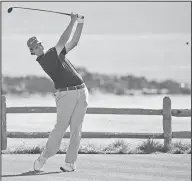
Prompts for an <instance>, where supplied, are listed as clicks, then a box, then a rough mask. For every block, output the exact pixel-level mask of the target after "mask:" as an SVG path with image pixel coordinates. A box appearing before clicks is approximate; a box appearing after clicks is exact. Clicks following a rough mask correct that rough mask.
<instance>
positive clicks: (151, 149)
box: [2, 139, 191, 154]
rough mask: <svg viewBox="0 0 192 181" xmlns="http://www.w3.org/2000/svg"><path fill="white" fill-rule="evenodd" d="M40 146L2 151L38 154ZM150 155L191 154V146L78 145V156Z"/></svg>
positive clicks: (120, 142)
mask: <svg viewBox="0 0 192 181" xmlns="http://www.w3.org/2000/svg"><path fill="white" fill-rule="evenodd" d="M67 147H68V145H66V144H64V145H62V146H61V148H60V150H59V151H58V152H57V154H65V153H66V151H67ZM42 150H43V147H42V146H39V145H35V146H33V147H32V146H28V145H26V144H23V145H22V146H20V147H18V148H12V149H7V150H4V151H2V153H3V154H40V153H41V152H42ZM152 153H171V154H191V144H190V143H182V142H181V141H179V142H176V143H173V144H172V145H171V146H170V148H169V149H168V150H165V149H164V146H163V145H162V144H161V143H159V142H158V141H156V140H154V139H148V140H146V141H143V142H142V143H141V144H140V145H138V146H137V147H131V146H130V144H129V143H128V142H126V141H123V140H117V141H115V142H113V143H111V144H109V145H106V146H100V147H98V146H97V147H96V146H95V145H93V144H86V145H80V149H79V154H152Z"/></svg>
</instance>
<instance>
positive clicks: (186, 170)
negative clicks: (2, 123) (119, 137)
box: [2, 154, 191, 181]
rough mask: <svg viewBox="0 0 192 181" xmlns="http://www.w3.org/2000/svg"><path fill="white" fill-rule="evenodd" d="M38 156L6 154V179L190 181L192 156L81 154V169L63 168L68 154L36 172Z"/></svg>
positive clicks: (3, 166)
mask: <svg viewBox="0 0 192 181" xmlns="http://www.w3.org/2000/svg"><path fill="white" fill-rule="evenodd" d="M37 157H38V155H2V181H17V180H20V181H26V180H27V181H42V180H45V181H61V180H62V181H63V180H65V181H90V180H93V181H117V180H118V181H126V180H130V181H133V180H134V181H154V180H155V181H190V180H191V169H190V168H191V161H190V160H191V155H170V154H150V155H90V154H84V155H83V154H81V155H79V157H78V160H77V171H76V172H70V173H66V172H65V173H64V172H61V171H60V170H59V167H60V166H62V164H63V162H64V158H65V155H55V156H54V157H51V158H50V159H49V160H48V162H47V164H46V165H45V166H44V171H43V172H38V173H37V172H34V171H33V168H32V167H33V162H34V160H35V159H36V158H37Z"/></svg>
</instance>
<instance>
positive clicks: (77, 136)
mask: <svg viewBox="0 0 192 181" xmlns="http://www.w3.org/2000/svg"><path fill="white" fill-rule="evenodd" d="M79 96H80V97H79V101H78V103H77V105H76V107H75V110H74V112H73V115H72V118H71V121H70V144H69V147H68V150H67V153H66V158H65V162H66V163H75V161H76V160H77V155H78V150H79V145H80V140H81V132H82V123H83V119H84V116H85V114H86V111H87V106H88V90H86V89H83V90H79Z"/></svg>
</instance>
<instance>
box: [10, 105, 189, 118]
mask: <svg viewBox="0 0 192 181" xmlns="http://www.w3.org/2000/svg"><path fill="white" fill-rule="evenodd" d="M6 112H7V113H14V114H15V113H56V107H8V108H7V110H6ZM86 114H118V115H163V109H139V108H138V109H134V108H97V107H92V108H88V109H87V112H86ZM172 116H174V117H190V116H191V110H190V109H172Z"/></svg>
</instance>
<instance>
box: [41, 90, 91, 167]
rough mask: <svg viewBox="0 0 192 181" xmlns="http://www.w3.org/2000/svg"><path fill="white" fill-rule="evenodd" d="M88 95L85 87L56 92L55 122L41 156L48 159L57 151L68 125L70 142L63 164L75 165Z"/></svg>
mask: <svg viewBox="0 0 192 181" xmlns="http://www.w3.org/2000/svg"><path fill="white" fill-rule="evenodd" d="M88 95H89V93H88V89H87V87H85V88H82V89H78V90H68V91H62V92H56V94H55V100H56V107H57V122H56V124H55V127H54V129H53V130H52V132H51V133H50V135H49V138H48V141H47V143H46V147H45V149H44V150H43V152H42V156H44V157H46V158H49V157H51V156H53V155H55V154H56V153H57V152H58V151H59V148H60V144H61V141H62V138H63V136H64V134H65V132H66V129H67V128H68V126H69V125H70V142H69V147H68V150H67V153H66V158H65V162H66V163H75V161H76V160H77V155H78V150H79V145H80V140H81V132H82V123H83V119H84V116H85V114H86V111H87V106H88Z"/></svg>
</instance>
